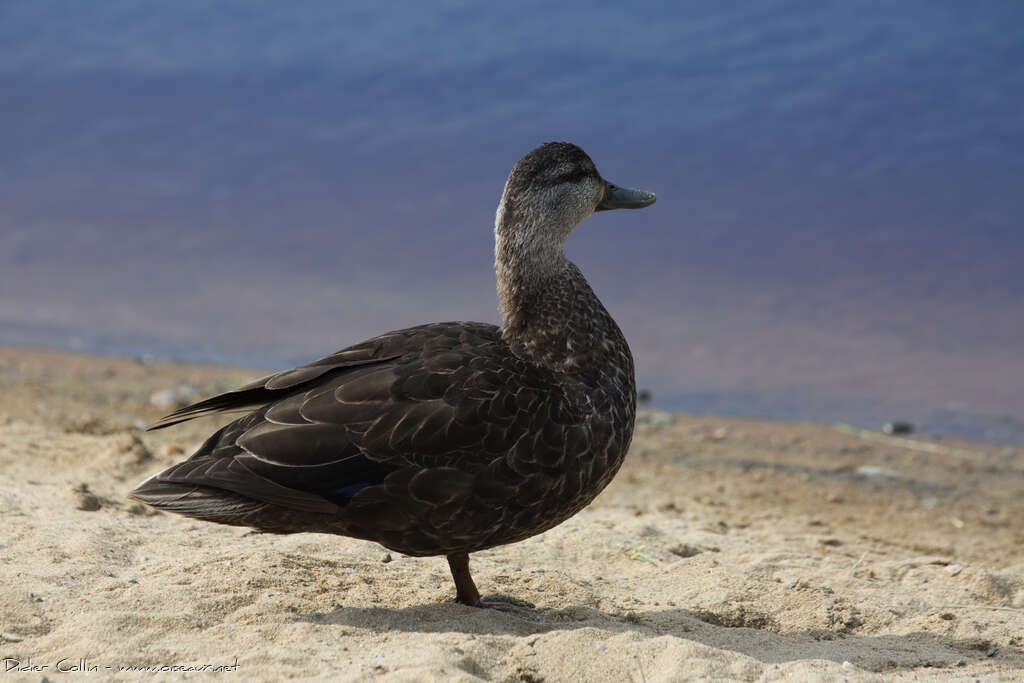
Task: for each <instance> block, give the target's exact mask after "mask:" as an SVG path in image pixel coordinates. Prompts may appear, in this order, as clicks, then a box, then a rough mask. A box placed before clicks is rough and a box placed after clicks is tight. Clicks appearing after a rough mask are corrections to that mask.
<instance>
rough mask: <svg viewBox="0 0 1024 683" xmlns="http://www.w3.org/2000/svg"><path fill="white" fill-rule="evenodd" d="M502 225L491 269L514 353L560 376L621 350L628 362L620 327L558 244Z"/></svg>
mask: <svg viewBox="0 0 1024 683" xmlns="http://www.w3.org/2000/svg"><path fill="white" fill-rule="evenodd" d="M502 227H503V226H502V225H501V224H500V220H499V224H498V227H497V229H496V230H495V238H496V239H495V271H496V274H497V280H498V299H499V302H500V306H501V334H502V339H503V340H504V341H505V343H507V344H508V345H509V346H510V347H511V348H512V350H513V352H514V353H515V354H516V355H517V356H520V357H523V358H528V359H529V360H531V361H533V362H535V363H538V364H540V365H545V366H548V367H550V368H551V369H553V370H557V371H562V372H583V371H585V369H586V368H594V367H595V366H599V365H604V363H603V362H601V359H604V361H605V362H607V361H609V360H612V356H614V357H618V356H619V355H620V353H619V352H621V351H624V352H625V353H624V357H626V358H629V349H628V347H626V343H625V339H624V338H623V337H622V333H621V332H620V331H619V328H618V326H617V325H616V324H615V321H614V320H612V318H611V316H610V315H609V314H608V312H607V311H606V310H605V308H604V306H603V305H602V304H601V302H600V301H599V300H598V298H597V296H596V295H595V294H594V292H593V290H592V289H591V288H590V285H589V284H588V283H587V281H586V279H585V278H584V277H583V274H582V273H581V272H580V271H579V269H578V268H577V267H576V266H575V265H574V264H573V263H572V262H571V261H569V259H567V258H566V257H565V252H564V250H563V244H562V241H558V242H557V243H551V242H547V243H544V242H542V241H539V240H532V241H531V239H530V236H531V234H532V235H536V234H537V232H536V231H527V232H525V233H524V232H523V231H521V230H516V231H505V230H503V229H502ZM541 234H544V233H541ZM549 234H550V233H549ZM630 362H631V358H630ZM630 370H631V368H630Z"/></svg>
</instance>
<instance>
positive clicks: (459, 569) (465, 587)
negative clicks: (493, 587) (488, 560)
mask: <svg viewBox="0 0 1024 683" xmlns="http://www.w3.org/2000/svg"><path fill="white" fill-rule="evenodd" d="M448 567H450V568H451V570H452V578H453V579H455V601H456V602H460V603H462V604H463V605H469V606H470V607H489V608H491V609H497V610H503V611H507V610H514V609H516V608H523V607H526V608H533V604H531V603H529V602H526V601H525V600H517V599H516V598H512V597H509V596H507V595H488V596H487V597H486V598H481V597H480V591H479V590H477V588H476V584H475V583H473V577H472V576H470V575H469V554H468V553H453V554H451V555H449V556H448Z"/></svg>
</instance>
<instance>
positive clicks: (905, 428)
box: [882, 420, 914, 436]
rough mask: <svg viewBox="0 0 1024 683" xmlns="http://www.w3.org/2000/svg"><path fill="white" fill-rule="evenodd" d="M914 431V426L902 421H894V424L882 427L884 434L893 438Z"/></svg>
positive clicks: (886, 424) (887, 423) (889, 423)
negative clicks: (895, 435)
mask: <svg viewBox="0 0 1024 683" xmlns="http://www.w3.org/2000/svg"><path fill="white" fill-rule="evenodd" d="M913 431H914V425H912V424H911V423H909V422H904V421H901V420H894V421H893V422H886V423H885V424H884V425H882V433H883V434H888V435H889V436H893V435H894V434H911V433H913Z"/></svg>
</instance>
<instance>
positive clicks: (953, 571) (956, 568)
mask: <svg viewBox="0 0 1024 683" xmlns="http://www.w3.org/2000/svg"><path fill="white" fill-rule="evenodd" d="M963 570H964V566H963V565H962V564H951V565H949V566H948V567H946V571H947V572H949V575H950V576H956V575H957V574H959V573H960V572H962V571H963Z"/></svg>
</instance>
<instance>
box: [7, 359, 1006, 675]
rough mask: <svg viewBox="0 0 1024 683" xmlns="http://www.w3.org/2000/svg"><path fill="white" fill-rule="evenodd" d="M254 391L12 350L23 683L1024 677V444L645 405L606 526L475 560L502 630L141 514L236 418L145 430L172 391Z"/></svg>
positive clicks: (222, 381)
mask: <svg viewBox="0 0 1024 683" xmlns="http://www.w3.org/2000/svg"><path fill="white" fill-rule="evenodd" d="M258 374H261V373H260V372H259V371H247V370H239V369H230V368H215V367H201V366H185V365H175V364H160V363H149V362H141V361H133V360H130V359H112V358H102V357H93V356H84V355H74V354H69V353H60V352H48V351H36V350H29V349H19V348H0V389H2V391H0V397H2V398H0V510H2V513H3V514H2V515H0V544H2V550H3V553H2V558H3V559H2V562H0V580H2V585H3V591H2V592H0V632H2V635H0V640H2V643H0V648H2V650H0V653H2V657H3V658H4V662H3V665H4V669H5V674H4V677H3V679H4V680H11V681H16V680H26V681H40V680H46V679H48V680H50V681H60V680H78V679H82V678H86V676H88V678H89V679H91V680H106V679H113V680H206V679H213V678H216V679H228V678H230V679H234V680H278V679H281V678H305V679H330V680H367V679H374V680H378V679H379V680H396V681H421V680H426V681H429V680H467V681H473V680H490V681H534V682H536V681H562V680H571V681H576V680H582V681H605V680H607V681H675V680H692V679H715V680H740V681H757V680H780V679H785V680H849V681H861V680H868V681H870V680H933V679H936V680H949V679H970V678H977V677H983V678H984V680H1014V679H1017V680H1019V679H1024V653H1022V649H1024V449H1022V448H1019V447H1005V446H1001V445H994V444H985V443H968V442H963V441H954V440H950V439H941V440H939V439H935V438H926V437H918V436H911V437H907V438H897V437H884V436H882V435H880V434H873V433H866V432H860V431H856V430H849V429H842V428H839V427H836V426H829V425H812V424H794V423H783V422H772V421H758V420H748V419H728V418H713V417H696V416H687V415H672V414H668V413H660V412H648V413H644V414H643V415H642V416H641V419H640V424H639V425H638V429H637V434H636V437H635V439H634V444H633V448H632V450H631V452H630V455H629V457H628V459H627V461H626V464H625V465H624V466H623V469H622V471H621V473H620V474H619V476H618V477H617V478H616V480H615V481H614V482H613V483H612V485H611V486H610V487H609V488H608V489H607V490H606V491H605V492H604V493H603V494H602V495H601V496H600V497H599V498H598V499H597V500H596V501H595V502H594V504H593V505H592V506H591V507H590V508H588V509H587V510H585V511H584V512H582V513H581V514H579V515H578V516H577V517H575V518H573V519H571V520H569V521H568V522H566V523H565V524H563V525H562V526H560V527H558V528H556V529H554V530H552V531H549V532H548V533H545V534H543V535H541V536H539V537H535V538H533V539H529V540H527V541H525V542H523V543H519V544H516V545H512V546H506V547H502V548H497V549H494V550H490V551H486V552H481V553H477V554H475V555H473V556H472V558H471V566H472V569H473V573H474V577H475V578H476V581H477V583H478V585H479V586H480V587H481V590H482V591H483V592H485V593H487V592H501V593H506V594H510V595H513V596H516V597H518V598H521V599H525V600H529V601H532V602H534V603H535V604H536V605H537V607H536V609H535V610H532V611H522V612H516V613H505V612H498V611H492V610H481V609H475V608H468V607H464V606H460V605H457V604H453V603H451V602H450V601H449V600H450V599H451V598H452V597H453V595H454V588H453V585H452V582H451V579H450V576H449V574H448V569H447V565H446V563H445V561H444V559H443V558H409V557H404V556H401V555H398V554H395V553H391V554H388V553H387V551H386V550H385V549H383V548H382V547H380V546H378V545H375V544H372V543H367V542H363V541H355V540H350V539H345V538H337V537H331V536H321V535H313V534H302V535H295V536H286V537H276V536H270V535H263V534H255V533H251V532H248V531H246V530H245V529H240V528H235V527H224V526H218V525H213V524H204V523H201V522H197V521H192V520H188V519H185V518H181V517H177V516H174V515H170V514H162V513H154V512H152V511H149V510H147V509H145V508H143V507H142V506H139V505H136V504H133V503H132V502H131V501H129V500H127V499H126V493H127V492H128V491H129V490H130V489H131V488H132V486H133V485H134V484H135V483H136V482H137V481H139V480H141V479H142V478H144V477H145V476H147V475H149V474H151V473H153V472H155V471H157V470H159V469H161V468H163V467H166V466H167V465H169V464H171V463H172V462H174V461H176V460H180V459H182V458H184V457H186V456H187V454H188V452H189V451H190V449H192V448H194V447H195V446H196V445H198V443H199V442H200V441H201V440H202V438H203V437H204V435H205V434H207V433H208V432H209V431H211V430H212V429H213V428H214V427H215V426H216V425H217V424H218V422H217V421H215V420H212V419H207V420H204V421H199V422H195V423H189V424H186V425H182V426H180V427H177V428H173V429H170V430H164V431H161V432H155V433H147V432H142V431H140V430H139V429H138V425H139V424H141V423H142V422H144V421H149V420H152V419H154V418H156V417H158V416H159V415H160V414H161V413H162V412H166V410H165V409H161V408H158V407H156V406H154V405H152V403H151V395H152V394H153V392H156V391H159V390H172V391H178V389H179V387H181V385H183V384H184V385H187V386H186V391H184V392H181V393H183V394H188V393H189V390H192V389H194V390H195V391H197V392H198V393H199V394H201V395H205V394H207V393H211V392H214V391H218V390H222V389H224V388H227V387H230V386H233V385H235V384H238V383H240V382H242V381H244V380H246V379H248V378H249V377H252V376H255V375H258ZM157 398H158V399H159V398H161V396H157ZM76 667H77V668H78V670H74V669H75V668H76ZM124 667H142V668H147V667H148V668H150V669H149V671H150V672H143V671H125V670H124V669H123V668H124ZM218 668H219V669H220V670H218ZM61 669H73V670H72V671H71V672H64V671H61ZM161 671H162V673H161Z"/></svg>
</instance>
